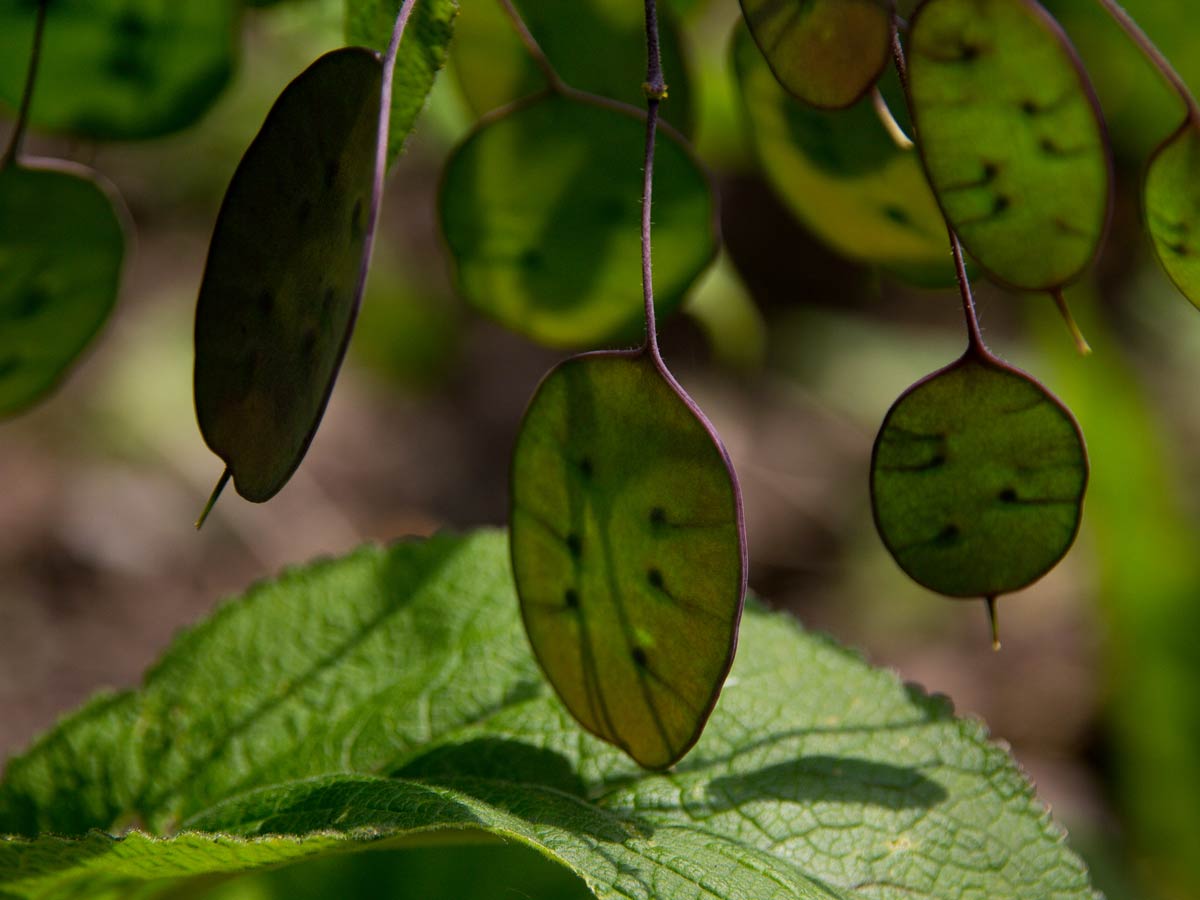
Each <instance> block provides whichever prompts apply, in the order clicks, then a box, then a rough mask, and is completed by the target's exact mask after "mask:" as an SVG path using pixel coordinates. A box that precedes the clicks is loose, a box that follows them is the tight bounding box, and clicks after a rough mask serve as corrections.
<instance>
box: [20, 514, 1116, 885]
mask: <svg viewBox="0 0 1200 900" xmlns="http://www.w3.org/2000/svg"><path fill="white" fill-rule="evenodd" d="M201 825H203V826H205V827H212V828H221V829H228V830H229V831H231V832H237V833H238V836H233V835H226V836H216V835H213V834H209V833H193V832H190V831H184V832H181V833H179V834H177V835H176V836H175V837H165V835H167V834H171V833H173V832H174V831H175V830H176V829H177V828H180V827H183V828H190V827H195V826H201ZM130 826H140V827H141V828H144V829H147V830H149V831H150V832H152V833H155V834H157V835H159V837H150V836H148V835H146V834H143V833H141V832H140V831H133V832H130V833H129V834H127V835H126V836H125V837H123V838H122V837H110V836H109V835H107V834H104V833H103V832H104V831H113V832H115V833H117V834H120V833H121V832H122V831H123V830H124V829H126V828H128V827H130ZM93 828H94V829H100V831H98V832H91V833H88V830H89V829H93ZM291 828H295V829H297V830H296V831H287V829H291ZM430 828H438V829H445V828H451V829H455V831H451V832H443V833H442V838H441V839H442V840H443V841H449V840H453V839H455V838H459V839H463V840H470V839H471V836H470V835H469V834H462V833H461V832H459V831H457V829H468V828H469V829H473V830H475V831H479V830H485V831H491V832H493V833H496V834H499V835H501V836H503V837H506V838H509V839H511V840H516V841H518V842H521V843H526V844H529V845H532V846H534V847H535V848H538V849H540V850H541V851H542V852H544V853H546V854H547V855H549V856H550V857H551V858H554V859H557V860H559V861H560V862H562V863H564V864H565V865H567V866H569V867H570V868H572V869H573V870H574V871H576V872H577V873H578V874H579V875H580V876H581V877H582V878H583V879H584V881H585V882H586V883H587V884H588V886H589V887H590V888H591V889H592V891H593V892H594V893H595V894H596V895H597V896H599V897H604V898H609V897H612V898H617V897H630V896H633V897H651V896H653V897H656V898H662V900H673V898H695V897H705V898H739V900H762V898H772V897H779V898H785V897H786V898H795V897H828V896H844V897H864V898H866V897H871V898H885V900H901V898H911V897H913V896H921V897H927V898H946V900H949V898H956V900H957V898H961V897H966V896H981V897H983V896H986V897H988V898H991V900H1017V898H1020V900H1027V898H1030V897H1054V898H1056V900H1087V898H1092V897H1093V894H1092V893H1091V891H1090V890H1089V888H1088V883H1087V876H1086V873H1085V872H1084V870H1083V868H1082V866H1081V864H1080V863H1079V861H1078V859H1077V858H1076V857H1075V856H1074V855H1073V854H1072V853H1071V852H1070V851H1069V850H1068V849H1067V848H1066V847H1065V845H1064V843H1063V837H1062V832H1061V831H1060V830H1059V829H1058V828H1057V827H1056V826H1055V825H1053V824H1052V823H1051V822H1050V821H1049V819H1048V817H1047V816H1046V813H1045V810H1044V809H1043V808H1042V807H1041V806H1040V805H1039V804H1038V803H1037V802H1036V801H1035V800H1034V798H1033V795H1032V791H1031V789H1030V787H1029V785H1028V783H1027V782H1026V781H1025V780H1024V779H1023V778H1022V777H1021V775H1020V773H1019V772H1018V770H1017V768H1016V766H1015V765H1014V763H1013V762H1012V760H1011V759H1009V758H1008V757H1007V755H1006V754H1005V753H1004V751H1003V750H1001V749H1000V748H999V747H997V746H995V745H993V744H990V743H988V742H987V740H986V739H985V734H984V732H983V729H982V728H981V727H980V726H979V725H978V724H977V723H975V722H972V721H970V720H965V721H964V720H958V719H955V718H954V717H953V715H952V713H951V710H950V707H949V704H948V703H946V702H945V701H944V700H942V699H939V698H936V697H935V698H931V697H927V696H925V695H924V694H922V693H921V692H920V691H919V690H916V689H914V688H912V687H911V686H905V685H903V684H901V683H900V681H899V680H898V679H897V678H896V677H895V676H894V675H892V674H890V673H887V672H882V671H876V670H872V669H871V668H869V667H868V666H867V665H866V664H865V663H864V662H863V661H862V660H861V659H860V658H859V657H857V656H855V655H854V654H851V653H848V652H846V651H844V650H841V649H839V648H837V647H836V646H834V645H833V644H832V643H831V642H829V641H828V640H826V639H823V638H818V637H812V636H809V635H806V634H805V633H804V632H803V631H801V630H800V629H799V627H798V626H797V625H796V624H795V622H794V621H792V620H791V619H789V618H787V617H786V616H782V615H773V614H769V613H766V612H763V611H762V610H761V609H758V608H753V609H751V610H749V611H748V613H747V615H746V617H745V618H744V620H743V624H742V640H741V653H740V654H739V657H738V660H737V662H736V663H735V665H734V667H733V670H732V673H731V676H730V678H729V681H728V682H727V684H726V687H725V690H724V691H723V693H722V696H721V701H720V703H719V704H718V706H717V709H716V711H715V712H714V713H713V716H712V719H711V721H710V723H709V727H708V728H707V729H706V731H705V734H704V736H703V737H702V738H701V740H700V742H699V743H698V744H697V745H696V747H695V749H694V750H693V751H692V753H691V754H690V755H689V756H688V758H687V759H686V760H685V761H684V762H683V763H682V764H681V765H680V766H679V767H677V769H676V770H675V771H674V772H672V773H669V774H662V775H647V774H644V773H640V772H639V771H638V770H637V769H636V768H635V767H634V766H633V765H632V764H631V763H630V762H629V761H628V759H627V758H626V757H625V756H624V755H623V754H622V753H621V752H620V751H618V750H616V749H615V748H612V747H609V746H608V745H606V744H604V743H602V742H600V741H598V740H595V739H593V738H591V737H589V736H588V735H586V734H585V733H584V732H582V731H581V730H580V729H579V727H578V726H577V725H576V724H575V723H574V722H573V720H572V719H571V718H570V717H569V716H568V715H567V713H566V712H565V711H564V710H563V709H562V707H561V706H560V705H559V703H558V701H557V700H556V699H555V698H554V697H553V695H551V694H550V693H549V691H548V689H547V688H546V687H545V686H544V683H543V682H542V680H541V678H540V677H539V674H538V670H537V667H536V664H535V663H534V661H533V659H532V657H531V656H530V654H529V652H528V648H527V645H526V642H525V638H524V636H523V633H522V629H521V623H520V618H519V616H518V613H517V599H516V596H515V594H514V589H513V584H512V580H511V575H510V573H509V564H508V543H507V541H506V540H505V538H504V535H503V534H502V533H498V532H483V533H479V534H476V535H474V536H471V537H465V538H459V537H451V536H441V537H437V538H434V539H432V540H429V541H424V542H408V543H401V544H397V545H396V546H394V547H392V548H391V549H387V550H384V549H379V548H366V549H363V550H360V551H358V552H356V553H354V554H352V555H351V556H349V557H347V558H346V559H344V560H340V561H330V562H323V563H318V564H316V565H314V566H311V567H309V568H306V569H298V570H293V571H291V572H289V573H286V574H285V575H284V576H283V577H282V578H280V579H279V580H278V581H276V582H271V583H264V584H261V585H259V586H257V587H255V588H252V589H251V590H250V591H249V592H248V594H247V595H246V596H245V597H244V598H243V599H241V600H239V601H237V602H235V603H232V604H230V605H228V606H225V607H224V608H223V609H222V610H220V611H219V612H218V613H217V614H216V615H215V616H214V617H213V618H212V619H211V620H210V621H209V622H207V623H205V624H203V625H201V626H199V627H198V628H196V629H194V630H193V631H191V632H188V633H186V634H184V635H183V636H181V637H180V638H179V639H177V641H176V642H175V645H174V646H173V647H172V649H171V650H170V651H169V652H168V653H167V655H166V657H165V658H164V659H163V660H162V661H161V662H160V663H159V664H158V665H157V666H155V667H154V668H153V669H152V670H151V671H150V672H149V673H148V674H147V676H146V679H145V683H144V685H143V686H142V687H141V688H140V689H139V690H137V691H136V692H131V693H125V694H121V695H117V696H115V697H108V698H100V699H98V700H97V701H96V702H94V703H93V704H91V705H89V706H88V707H86V708H85V709H84V710H82V711H81V712H80V713H78V714H77V715H76V716H74V717H72V718H70V719H67V720H66V721H64V722H63V723H62V724H60V725H59V726H58V727H57V728H56V729H55V730H54V731H52V732H51V733H50V734H48V735H47V736H46V737H45V738H43V739H42V740H41V741H40V742H39V743H38V744H37V745H36V746H35V747H34V748H33V749H32V750H31V751H30V752H29V753H28V754H26V755H25V756H23V757H20V758H17V759H14V760H11V761H10V762H9V764H8V768H7V773H6V777H5V780H4V782H3V784H0V833H5V832H8V833H14V834H18V835H24V837H19V838H12V839H9V840H6V841H2V842H0V892H2V893H5V894H8V895H11V896H20V897H49V896H54V897H57V898H70V897H89V898H94V897H97V896H112V897H129V896H134V895H135V891H138V890H139V889H140V890H141V893H138V894H136V895H137V896H143V897H145V896H150V895H153V894H155V893H158V892H161V891H162V890H163V889H166V888H171V887H173V886H177V885H178V884H179V883H180V881H181V880H184V879H188V878H196V877H198V876H200V875H202V874H212V873H229V872H236V871H244V870H247V869H251V868H256V867H261V866H263V865H267V864H277V863H279V862H282V861H284V860H286V859H294V858H297V857H300V856H304V855H314V854H318V853H323V852H330V851H332V850H334V849H337V848H344V849H349V848H352V847H356V846H369V845H377V844H378V843H379V842H380V841H382V840H385V839H387V838H389V837H392V836H397V835H411V834H412V833H413V832H414V831H419V830H423V829H430ZM270 831H279V832H281V833H277V834H275V835H268V834H267V832H270ZM38 832H54V833H56V835H57V836H43V837H37V838H35V837H34V835H35V834H37V833H38ZM247 836H253V837H252V839H250V840H244V839H243V838H244V837H247ZM822 883H823V884H825V885H828V887H827V888H822V887H821V886H820V885H821V884H822ZM202 884H203V882H198V883H197V887H196V888H195V889H196V890H199V885H202ZM485 887H486V886H481V889H483V888H485Z"/></svg>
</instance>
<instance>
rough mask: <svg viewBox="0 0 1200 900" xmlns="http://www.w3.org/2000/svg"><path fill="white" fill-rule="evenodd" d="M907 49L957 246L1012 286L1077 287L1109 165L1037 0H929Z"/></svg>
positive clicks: (1096, 120) (1095, 122)
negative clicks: (1074, 284)
mask: <svg viewBox="0 0 1200 900" xmlns="http://www.w3.org/2000/svg"><path fill="white" fill-rule="evenodd" d="M909 43H910V52H909V84H910V95H911V99H912V105H913V113H914V118H915V120H916V129H917V145H918V147H919V149H920V151H921V155H922V158H923V160H924V162H925V168H926V171H927V172H928V174H929V179H930V183H931V184H932V186H933V190H934V193H935V194H936V195H937V198H938V201H939V203H940V204H941V206H942V209H943V210H944V211H945V213H946V218H947V220H948V221H949V222H950V224H951V225H952V226H953V227H954V229H955V231H956V232H957V233H958V235H959V237H960V239H961V240H962V243H963V246H964V247H965V248H966V249H967V251H968V252H969V253H970V254H971V256H973V257H974V258H975V260H976V261H977V262H978V263H979V264H980V265H981V266H983V268H985V269H986V270H988V272H989V273H990V274H992V275H993V276H994V277H996V278H998V279H999V280H1000V281H1002V282H1004V283H1006V284H1009V285H1011V286H1013V287H1017V288H1022V289H1026V290H1054V289H1056V288H1059V287H1061V286H1063V285H1065V284H1067V283H1068V282H1070V281H1072V280H1073V279H1074V278H1076V277H1077V276H1078V275H1079V274H1080V273H1081V272H1082V271H1083V270H1084V269H1085V268H1086V267H1087V266H1088V265H1089V264H1090V263H1091V261H1092V259H1093V258H1094V257H1095V256H1096V254H1097V252H1098V250H1099V247H1100V243H1101V241H1102V240H1103V237H1104V233H1105V230H1106V228H1107V225H1108V216H1109V207H1110V202H1111V192H1112V185H1111V182H1112V166H1111V158H1110V153H1109V148H1108V139H1107V135H1106V133H1105V129H1104V124H1103V120H1102V118H1101V115H1100V110H1099V107H1098V105H1097V102H1096V99H1095V96H1094V93H1093V91H1092V88H1091V84H1090V83H1089V82H1088V80H1087V75H1086V74H1085V73H1084V71H1083V68H1082V66H1081V65H1080V63H1079V62H1078V60H1077V58H1076V56H1075V53H1074V50H1073V48H1072V47H1071V45H1070V43H1069V42H1068V41H1067V38H1066V36H1065V35H1064V34H1063V33H1062V31H1061V29H1059V28H1058V26H1057V24H1056V23H1055V22H1054V20H1053V19H1051V18H1050V16H1049V15H1048V14H1047V13H1046V12H1045V10H1043V9H1042V8H1041V7H1040V6H1039V5H1038V4H1037V3H1035V2H1033V0H983V2H975V0H929V2H927V3H925V4H923V5H922V6H921V8H920V9H919V10H918V12H917V15H916V16H915V17H914V20H913V24H912V29H911V39H910V42H909ZM1030 247H1036V248H1037V252H1034V253H1031V252H1030Z"/></svg>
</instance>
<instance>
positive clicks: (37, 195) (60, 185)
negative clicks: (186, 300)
mask: <svg viewBox="0 0 1200 900" xmlns="http://www.w3.org/2000/svg"><path fill="white" fill-rule="evenodd" d="M126 227H127V226H126V224H125V213H124V208H123V207H122V206H121V205H120V200H119V198H118V197H117V195H116V192H115V191H114V190H113V189H112V188H110V187H109V186H107V184H105V183H103V182H101V181H100V180H99V179H98V178H97V176H96V174H95V173H94V172H92V171H90V170H88V169H85V168H84V167H83V166H77V165H74V164H70V163H65V162H61V161H57V160H29V161H26V162H23V163H19V164H14V165H11V166H8V167H7V168H3V169H0V418H3V417H6V416H10V415H13V414H15V413H18V412H21V411H22V410H24V409H26V408H28V407H30V406H32V405H33V404H35V403H37V402H38V401H39V400H40V399H42V398H43V397H45V396H46V395H47V394H48V393H49V392H50V391H52V390H53V389H54V388H55V387H56V386H57V385H58V383H59V382H60V381H61V380H62V379H63V377H64V376H65V375H66V373H67V371H68V369H69V368H70V367H71V365H72V364H73V363H74V362H75V361H76V360H77V359H78V357H79V355H80V354H81V353H82V352H83V350H84V349H85V348H86V347H87V345H88V344H89V343H90V342H91V341H92V339H93V338H94V337H95V335H96V333H97V332H98V331H99V330H100V328H101V327H102V326H103V325H104V323H105V322H106V321H107V319H108V317H109V314H110V313H111V312H112V309H113V306H114V304H115V303H116V300H117V291H118V288H119V285H120V277H121V266H122V263H123V261H124V256H125V244H126V240H127V235H126Z"/></svg>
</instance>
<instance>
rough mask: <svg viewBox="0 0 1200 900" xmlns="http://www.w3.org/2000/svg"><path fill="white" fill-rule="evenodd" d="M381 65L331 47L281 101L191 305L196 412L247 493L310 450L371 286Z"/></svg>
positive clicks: (256, 494) (246, 168)
mask: <svg viewBox="0 0 1200 900" xmlns="http://www.w3.org/2000/svg"><path fill="white" fill-rule="evenodd" d="M381 87H382V64H381V62H380V59H379V57H378V56H377V55H376V54H374V53H373V52H371V51H370V50H366V49H363V48H355V47H352V48H346V49H342V50H335V51H334V52H332V53H328V54H326V55H325V56H323V57H321V58H320V59H319V60H317V61H316V62H315V63H313V64H312V65H311V66H310V67H309V68H308V69H307V70H305V72H304V73H303V74H301V75H300V76H299V77H297V78H296V80H295V81H293V82H292V83H291V84H290V85H288V87H287V88H286V89H285V90H284V92H283V94H281V95H280V97H279V100H278V101H276V103H275V106H274V107H273V108H272V110H271V112H270V113H269V114H268V116H267V120H266V122H264V123H263V127H262V130H261V131H260V132H259V134H258V136H257V137H256V138H255V139H254V142H253V143H252V144H251V145H250V148H249V149H248V150H247V151H246V155H245V156H244V157H243V158H242V161H241V163H240V164H239V166H238V169H237V172H236V173H235V174H234V176H233V181H232V182H231V183H230V185H229V191H228V193H226V195H225V201H224V203H223V205H222V207H221V213H220V215H219V216H218V218H217V224H216V228H215V230H214V232H213V239H212V245H211V247H210V248H209V254H208V263H207V266H206V268H205V271H204V281H203V283H202V284H201V287H200V299H199V302H198V305H197V308H196V414H197V418H198V419H199V422H200V429H201V431H203V433H204V439H205V440H206V441H207V442H208V445H209V447H211V448H212V449H213V452H215V453H216V454H217V455H218V456H220V457H221V458H222V459H224V460H225V463H226V465H227V466H228V468H229V470H230V471H231V472H232V474H233V479H234V483H235V485H236V486H237V490H238V493H240V494H241V495H242V496H243V497H245V498H246V499H248V500H254V501H263V500H267V499H268V498H270V497H271V496H273V495H274V494H275V493H276V492H277V491H278V490H279V489H280V488H281V487H282V486H283V485H284V483H285V482H286V481H287V479H288V478H289V477H290V476H291V474H292V472H293V471H295V469H296V467H297V466H298V465H299V464H300V460H301V459H302V458H303V457H304V453H305V451H306V450H307V449H308V445H309V442H310V441H311V440H312V437H313V434H314V433H315V431H316V428H317V425H318V423H319V422H320V419H321V415H322V413H323V412H324V410H325V404H326V402H327V401H328V399H329V394H330V392H331V391H332V390H333V382H334V379H335V378H336V377H337V372H338V368H339V366H340V365H341V361H342V357H343V355H344V354H345V350H346V345H347V342H348V341H349V337H350V331H351V329H352V327H353V324H354V317H355V313H356V311H357V308H358V302H359V298H360V296H361V294H362V288H363V281H364V279H365V268H364V265H365V256H366V254H367V253H368V252H369V248H370V240H369V234H368V230H369V227H370V224H371V222H370V219H371V216H372V212H371V211H372V206H373V201H372V196H373V189H374V182H375V162H376V152H377V145H378V135H379V117H380V90H381Z"/></svg>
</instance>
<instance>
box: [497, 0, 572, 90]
mask: <svg viewBox="0 0 1200 900" xmlns="http://www.w3.org/2000/svg"><path fill="white" fill-rule="evenodd" d="M500 5H501V6H502V7H504V12H505V13H507V15H508V18H509V21H511V22H512V25H513V28H515V29H516V30H517V36H518V37H519V38H520V39H521V43H522V44H524V45H525V49H526V50H528V51H529V55H530V56H531V57H532V58H533V62H534V64H535V65H536V66H537V67H538V68H539V69H541V71H542V75H543V76H545V78H546V80H547V81H548V82H550V88H551V90H553V91H556V92H558V93H560V94H561V93H565V92H566V91H567V90H569V89H568V88H567V84H566V82H565V81H563V80H562V76H561V75H559V74H558V72H557V71H555V69H554V66H553V65H552V64H551V63H550V59H549V57H547V56H546V54H545V52H544V51H543V50H542V47H541V45H540V44H539V43H538V42H537V38H535V37H534V36H533V32H531V31H530V30H529V26H528V25H526V24H525V20H524V19H522V18H521V14H520V13H519V12H517V8H516V7H515V6H513V2H512V0H500Z"/></svg>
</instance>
